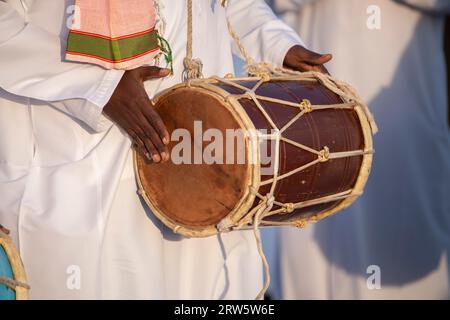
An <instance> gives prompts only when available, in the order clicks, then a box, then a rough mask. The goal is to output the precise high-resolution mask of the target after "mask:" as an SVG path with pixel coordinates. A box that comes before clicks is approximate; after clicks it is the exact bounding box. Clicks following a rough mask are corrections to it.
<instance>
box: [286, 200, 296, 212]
mask: <svg viewBox="0 0 450 320" xmlns="http://www.w3.org/2000/svg"><path fill="white" fill-rule="evenodd" d="M284 208H285V210H286V213H292V212H294V210H295V206H294V204H293V203H292V202H291V203H285V204H284Z"/></svg>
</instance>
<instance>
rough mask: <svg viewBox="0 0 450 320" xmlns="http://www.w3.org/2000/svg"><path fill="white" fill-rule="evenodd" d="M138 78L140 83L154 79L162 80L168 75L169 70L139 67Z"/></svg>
mask: <svg viewBox="0 0 450 320" xmlns="http://www.w3.org/2000/svg"><path fill="white" fill-rule="evenodd" d="M139 72H140V76H141V79H142V81H147V80H150V79H155V78H164V77H167V76H168V75H170V72H171V71H170V69H166V68H159V67H154V66H151V67H140V68H139Z"/></svg>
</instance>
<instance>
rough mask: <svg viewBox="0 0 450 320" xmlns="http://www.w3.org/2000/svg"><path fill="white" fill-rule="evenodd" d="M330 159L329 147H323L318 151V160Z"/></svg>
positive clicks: (325, 160)
mask: <svg viewBox="0 0 450 320" xmlns="http://www.w3.org/2000/svg"><path fill="white" fill-rule="evenodd" d="M328 160H330V149H329V148H328V147H326V146H325V147H323V150H321V151H320V152H319V161H320V162H327V161H328Z"/></svg>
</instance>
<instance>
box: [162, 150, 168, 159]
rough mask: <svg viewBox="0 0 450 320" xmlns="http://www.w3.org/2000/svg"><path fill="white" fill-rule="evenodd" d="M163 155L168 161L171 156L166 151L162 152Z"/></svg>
mask: <svg viewBox="0 0 450 320" xmlns="http://www.w3.org/2000/svg"><path fill="white" fill-rule="evenodd" d="M161 157H162V158H163V160H164V161H167V160H168V159H169V156H168V154H167V153H166V152H162V153H161Z"/></svg>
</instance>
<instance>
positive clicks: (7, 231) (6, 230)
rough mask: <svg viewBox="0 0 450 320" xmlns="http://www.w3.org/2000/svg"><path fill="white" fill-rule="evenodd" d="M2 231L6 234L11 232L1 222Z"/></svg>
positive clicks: (0, 229) (0, 228)
mask: <svg viewBox="0 0 450 320" xmlns="http://www.w3.org/2000/svg"><path fill="white" fill-rule="evenodd" d="M0 231H1V232H3V233H4V234H9V230H8V229H6V228H5V227H3V226H2V225H1V224H0Z"/></svg>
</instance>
